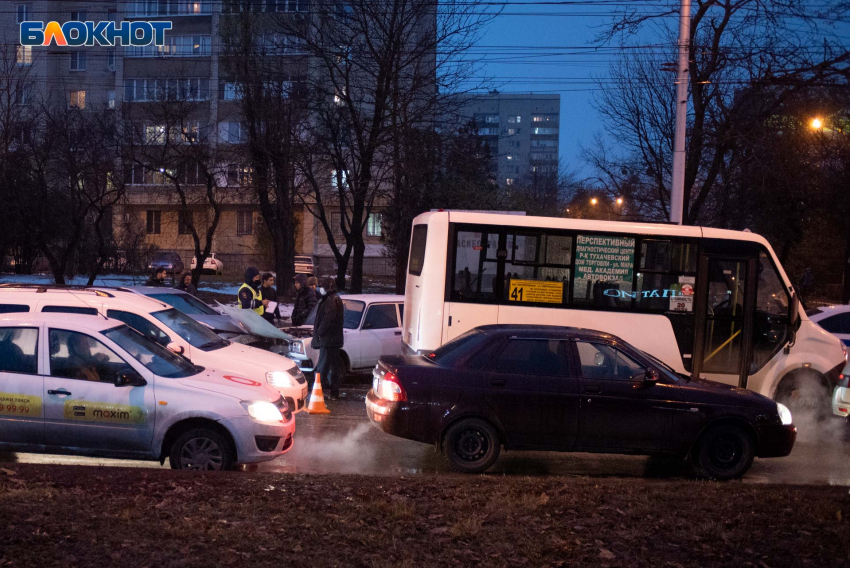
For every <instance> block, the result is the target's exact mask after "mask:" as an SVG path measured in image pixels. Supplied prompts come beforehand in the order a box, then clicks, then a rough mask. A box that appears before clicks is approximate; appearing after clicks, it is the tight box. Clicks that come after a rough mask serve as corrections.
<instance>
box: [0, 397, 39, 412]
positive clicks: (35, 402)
mask: <svg viewBox="0 0 850 568" xmlns="http://www.w3.org/2000/svg"><path fill="white" fill-rule="evenodd" d="M0 416H37V417H39V418H41V397H40V396H34V395H30V394H14V393H10V392H0Z"/></svg>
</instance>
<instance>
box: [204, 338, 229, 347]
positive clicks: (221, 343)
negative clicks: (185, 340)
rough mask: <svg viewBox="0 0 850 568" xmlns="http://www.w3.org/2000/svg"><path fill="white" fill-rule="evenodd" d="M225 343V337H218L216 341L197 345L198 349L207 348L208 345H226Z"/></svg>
mask: <svg viewBox="0 0 850 568" xmlns="http://www.w3.org/2000/svg"><path fill="white" fill-rule="evenodd" d="M227 343H228V341H227V340H226V339H219V340H218V341H209V342H207V343H204V344H203V345H201V346H200V347H198V349H209V348H210V347H218V346H224V345H227Z"/></svg>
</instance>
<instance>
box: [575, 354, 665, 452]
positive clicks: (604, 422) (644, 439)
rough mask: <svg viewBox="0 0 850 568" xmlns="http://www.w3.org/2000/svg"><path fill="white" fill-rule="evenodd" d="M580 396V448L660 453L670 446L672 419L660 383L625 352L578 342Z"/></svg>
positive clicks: (663, 389)
mask: <svg viewBox="0 0 850 568" xmlns="http://www.w3.org/2000/svg"><path fill="white" fill-rule="evenodd" d="M574 345H575V349H576V360H577V361H578V362H579V366H580V368H581V369H580V374H581V376H580V377H579V390H580V392H581V412H580V426H579V434H578V446H579V447H580V448H582V449H586V450H592V451H655V450H661V449H664V448H666V447H667V444H668V439H669V416H670V414H671V413H670V412H666V411H665V410H664V407H665V405H666V403H665V402H664V401H665V398H666V397H665V393H666V390H665V388H664V386H663V385H661V384H651V383H647V382H646V381H645V380H644V378H645V376H646V370H647V369H646V367H645V366H643V365H641V364H640V363H638V362H637V361H635V360H634V359H633V358H632V357H630V356H628V355H626V354H625V353H623V352H622V351H621V350H619V349H617V348H615V347H613V346H611V345H609V344H606V343H596V342H591V341H575V342H574Z"/></svg>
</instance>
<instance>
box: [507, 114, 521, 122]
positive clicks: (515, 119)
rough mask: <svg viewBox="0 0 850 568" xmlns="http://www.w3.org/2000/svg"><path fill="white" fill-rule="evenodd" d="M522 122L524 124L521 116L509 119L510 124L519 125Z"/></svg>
mask: <svg viewBox="0 0 850 568" xmlns="http://www.w3.org/2000/svg"><path fill="white" fill-rule="evenodd" d="M521 122H522V116H520V115H515V116H509V117H508V124H519V123H521Z"/></svg>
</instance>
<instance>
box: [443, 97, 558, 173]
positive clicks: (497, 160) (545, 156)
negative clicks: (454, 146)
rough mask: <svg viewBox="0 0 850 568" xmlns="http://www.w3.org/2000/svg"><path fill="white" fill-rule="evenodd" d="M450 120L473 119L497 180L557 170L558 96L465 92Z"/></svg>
mask: <svg viewBox="0 0 850 568" xmlns="http://www.w3.org/2000/svg"><path fill="white" fill-rule="evenodd" d="M456 114H457V116H456V117H453V120H454V121H455V122H457V121H458V120H460V121H470V120H471V121H474V122H475V128H476V129H477V132H478V135H479V136H481V137H482V138H483V140H484V141H485V143H486V144H487V146H488V147H489V148H490V152H491V155H492V157H493V165H492V171H493V174H494V176H495V178H496V180H497V182H498V183H500V184H502V185H513V184H514V183H515V182H516V181H517V180H518V179H519V178H521V177H523V176H529V175H533V174H535V173H540V174H553V173H557V171H558V146H559V145H558V135H559V132H560V126H559V123H560V114H561V96H560V95H539V94H534V93H527V94H526V93H520V94H515V93H510V94H507V93H499V92H498V91H492V92H490V93H488V94H486V95H475V96H465V97H464V99H463V101H462V102H461V103H460V110H459V111H458V112H457V113H456Z"/></svg>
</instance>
